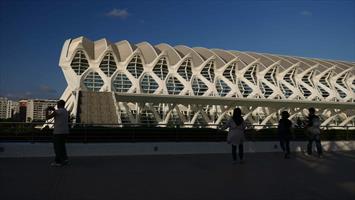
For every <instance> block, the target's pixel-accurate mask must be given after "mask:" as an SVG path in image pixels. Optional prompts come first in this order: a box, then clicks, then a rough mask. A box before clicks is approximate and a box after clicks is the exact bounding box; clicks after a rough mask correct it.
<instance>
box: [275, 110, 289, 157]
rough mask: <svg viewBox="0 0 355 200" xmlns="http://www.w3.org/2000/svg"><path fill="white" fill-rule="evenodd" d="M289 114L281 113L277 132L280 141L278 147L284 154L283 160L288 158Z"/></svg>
mask: <svg viewBox="0 0 355 200" xmlns="http://www.w3.org/2000/svg"><path fill="white" fill-rule="evenodd" d="M289 117H290V114H289V113H288V112H287V111H282V113H281V119H280V121H279V125H278V126H277V132H278V135H279V139H280V146H281V149H282V151H283V152H284V153H285V158H290V139H291V127H292V122H291V121H290V120H289V119H288V118H289Z"/></svg>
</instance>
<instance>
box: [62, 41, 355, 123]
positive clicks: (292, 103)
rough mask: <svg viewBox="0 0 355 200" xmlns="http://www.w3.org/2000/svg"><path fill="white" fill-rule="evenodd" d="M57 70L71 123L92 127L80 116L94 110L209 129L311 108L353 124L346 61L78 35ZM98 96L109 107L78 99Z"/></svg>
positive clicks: (129, 119) (353, 66) (325, 119)
mask: <svg viewBox="0 0 355 200" xmlns="http://www.w3.org/2000/svg"><path fill="white" fill-rule="evenodd" d="M59 65H60V67H61V69H62V71H63V73H64V76H65V79H66V81H67V83H68V86H67V88H66V90H65V91H64V93H63V95H62V97H61V99H63V100H65V101H67V105H66V106H67V109H69V110H70V112H71V115H72V116H74V117H76V122H82V123H95V122H97V120H96V121H95V120H92V121H90V120H89V118H88V117H86V118H85V117H84V114H83V113H85V109H86V110H87V109H91V108H92V107H95V106H96V107H99V109H96V110H101V111H103V112H104V111H105V109H106V110H107V113H109V111H110V112H111V111H112V112H113V113H111V114H110V116H112V117H109V118H114V119H113V121H112V120H111V121H110V123H113V122H114V123H117V124H124V123H153V124H157V125H162V126H164V125H166V124H169V123H172V124H207V125H208V124H210V125H212V124H219V123H222V122H223V121H225V120H226V119H228V118H229V116H230V114H231V111H232V110H233V109H234V108H235V107H241V109H242V111H243V113H244V118H245V119H246V121H247V122H248V123H250V124H254V125H272V124H277V123H278V119H279V113H280V112H281V111H283V110H287V111H289V112H290V113H291V117H290V118H291V120H294V121H296V120H300V119H301V120H303V119H304V116H305V115H307V108H308V107H315V108H316V109H317V114H319V115H320V116H321V118H322V125H324V126H330V125H336V126H354V125H355V119H354V118H355V113H354V110H355V109H354V108H355V103H354V102H355V74H354V73H355V63H354V62H345V61H335V60H323V59H315V58H302V57H295V56H283V55H274V54H266V53H255V52H241V51H234V50H228V51H227V50H222V49H206V48H202V47H195V48H190V47H187V46H183V45H179V46H175V47H171V46H170V45H168V44H164V43H162V44H158V45H155V46H152V45H151V44H149V43H147V42H142V43H139V44H131V43H129V42H128V41H120V42H117V43H111V42H109V41H107V40H106V39H101V40H98V41H95V42H93V41H90V40H88V39H86V38H84V37H79V38H76V39H68V40H66V41H65V43H64V46H63V49H62V52H61V56H60V61H59ZM88 92H91V93H90V94H89V93H88ZM100 93H106V96H107V94H108V96H107V98H108V99H112V101H111V100H107V101H106V100H105V101H104V100H102V102H101V103H100V99H103V98H100V97H96V98H97V100H95V101H94V100H91V102H90V100H88V99H85V98H86V97H88V96H90V95H91V96H92V97H91V99H95V98H94V97H93V95H95V94H100ZM84 97H85V98H84ZM89 99H90V98H89ZM105 102H106V103H105ZM111 102H112V103H111ZM84 104H85V105H84ZM106 104H112V106H106ZM105 106H106V107H105ZM80 114H81V117H80V116H79V115H80ZM91 114H92V115H94V114H95V113H90V111H87V112H86V114H85V115H86V116H87V115H91ZM101 114H102V113H101ZM104 115H105V114H104V113H103V114H102V116H104ZM83 119H85V120H83ZM101 123H105V121H101Z"/></svg>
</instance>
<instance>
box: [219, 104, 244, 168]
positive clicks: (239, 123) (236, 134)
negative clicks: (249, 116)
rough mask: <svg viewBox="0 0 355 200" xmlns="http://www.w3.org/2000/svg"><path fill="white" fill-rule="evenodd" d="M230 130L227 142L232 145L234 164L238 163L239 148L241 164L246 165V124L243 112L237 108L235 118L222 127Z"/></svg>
mask: <svg viewBox="0 0 355 200" xmlns="http://www.w3.org/2000/svg"><path fill="white" fill-rule="evenodd" d="M227 128H229V131H228V136H227V142H228V144H231V145H232V157H233V164H236V163H237V146H238V150H239V152H238V153H239V159H240V163H244V147H243V142H244V140H245V137H244V132H245V128H246V123H245V121H244V119H243V117H242V111H241V110H240V108H235V109H234V111H233V116H232V118H231V119H230V120H228V121H227V123H226V124H225V125H224V126H222V127H221V129H222V130H225V129H227Z"/></svg>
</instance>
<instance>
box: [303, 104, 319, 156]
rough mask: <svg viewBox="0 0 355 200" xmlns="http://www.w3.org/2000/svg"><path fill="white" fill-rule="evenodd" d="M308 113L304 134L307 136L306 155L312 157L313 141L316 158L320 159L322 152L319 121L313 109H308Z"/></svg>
mask: <svg viewBox="0 0 355 200" xmlns="http://www.w3.org/2000/svg"><path fill="white" fill-rule="evenodd" d="M308 111H309V114H308V117H307V126H306V133H307V136H308V145H307V153H308V155H312V145H313V141H314V142H315V143H316V147H317V153H318V157H319V158H321V157H322V154H323V151H322V144H321V141H320V119H319V117H318V116H317V115H316V114H315V112H316V110H315V109H314V108H309V109H308Z"/></svg>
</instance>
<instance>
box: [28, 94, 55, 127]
mask: <svg viewBox="0 0 355 200" xmlns="http://www.w3.org/2000/svg"><path fill="white" fill-rule="evenodd" d="M56 105H57V101H56V100H49V99H28V100H27V105H26V106H27V107H26V121H27V122H31V121H45V120H46V112H45V110H46V108H47V107H48V106H53V107H54V106H56Z"/></svg>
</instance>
